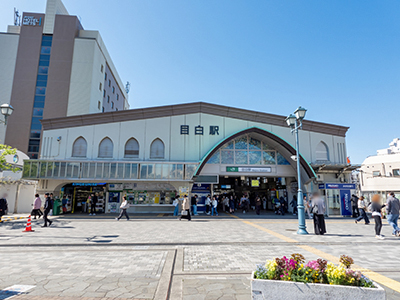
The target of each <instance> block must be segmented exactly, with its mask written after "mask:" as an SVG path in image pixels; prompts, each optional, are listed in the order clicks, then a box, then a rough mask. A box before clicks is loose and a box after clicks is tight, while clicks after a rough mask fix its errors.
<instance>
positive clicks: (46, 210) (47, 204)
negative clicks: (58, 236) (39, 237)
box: [42, 193, 53, 227]
mask: <svg viewBox="0 0 400 300" xmlns="http://www.w3.org/2000/svg"><path fill="white" fill-rule="evenodd" d="M44 197H45V203H44V214H43V220H44V225H43V226H42V227H47V223H49V226H51V224H53V221H50V220H49V219H48V217H47V216H48V215H49V213H50V210H51V209H52V208H53V201H52V200H51V198H50V194H49V193H46V194H45V195H44Z"/></svg>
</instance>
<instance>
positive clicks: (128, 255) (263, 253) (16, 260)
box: [0, 213, 400, 300]
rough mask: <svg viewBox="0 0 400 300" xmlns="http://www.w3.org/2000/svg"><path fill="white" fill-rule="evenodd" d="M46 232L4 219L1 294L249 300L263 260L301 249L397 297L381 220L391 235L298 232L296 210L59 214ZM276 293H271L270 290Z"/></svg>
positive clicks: (346, 227)
mask: <svg viewBox="0 0 400 300" xmlns="http://www.w3.org/2000/svg"><path fill="white" fill-rule="evenodd" d="M53 219H54V223H53V225H52V226H51V227H49V228H41V227H40V226H39V225H42V223H43V221H42V220H40V221H37V220H36V221H34V220H33V222H32V224H33V229H34V230H35V232H31V233H23V232H22V230H23V229H24V228H25V223H26V220H14V221H8V222H4V223H1V224H0V255H1V258H2V259H1V262H2V263H1V264H0V274H1V276H0V290H3V292H0V299H8V298H9V296H10V294H9V293H6V292H4V289H6V288H9V287H12V286H14V285H25V286H30V287H29V290H27V291H26V292H25V293H23V294H20V295H16V296H15V297H13V299H16V300H21V299H27V300H32V299H43V300H47V299H48V300H50V299H60V300H69V299H119V300H121V299H185V300H188V299H250V298H251V296H250V275H251V272H252V271H253V270H254V269H255V266H256V264H259V263H264V262H265V260H267V259H271V258H274V257H277V256H283V255H290V254H291V253H299V252H300V253H302V254H303V255H304V256H305V257H306V259H316V258H318V257H322V258H325V259H329V260H331V261H333V262H337V258H338V256H339V255H341V254H347V255H350V256H351V257H353V258H354V261H355V265H356V266H355V268H358V269H362V270H363V272H364V273H365V274H366V275H368V276H369V277H370V278H372V279H373V280H376V281H377V282H379V283H380V284H381V285H382V286H384V287H385V288H386V290H387V296H388V299H393V300H394V299H400V272H399V270H400V261H399V259H398V255H399V245H400V239H399V238H396V237H392V236H391V230H390V227H389V226H388V225H387V222H386V220H384V224H385V225H384V227H383V230H382V232H383V234H384V235H385V236H386V239H385V240H376V239H375V236H374V228H373V227H374V226H373V224H372V225H368V226H366V225H364V224H362V223H359V224H355V223H354V220H353V219H343V218H328V219H327V221H326V222H327V231H328V234H326V235H325V236H316V235H314V234H313V231H312V221H311V220H307V227H308V229H309V232H310V234H309V235H307V236H299V235H296V234H295V233H296V228H297V219H296V217H295V216H292V215H287V216H284V217H282V216H276V215H273V214H264V215H261V216H257V215H255V214H252V213H250V214H241V213H238V214H235V215H233V216H231V215H227V214H222V215H220V216H219V217H209V216H199V217H194V218H193V219H192V221H191V222H188V221H186V220H182V221H179V220H177V219H176V218H175V217H172V216H170V215H164V214H160V215H142V216H132V219H131V220H130V221H129V222H128V221H126V220H123V219H122V220H120V221H116V220H115V219H114V216H111V215H99V216H95V217H90V216H82V215H76V216H71V215H67V216H60V217H53ZM271 299H273V296H271Z"/></svg>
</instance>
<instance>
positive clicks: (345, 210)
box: [340, 190, 352, 216]
mask: <svg viewBox="0 0 400 300" xmlns="http://www.w3.org/2000/svg"><path fill="white" fill-rule="evenodd" d="M350 199H351V193H350V190H340V206H341V213H342V216H351V215H352V211H351V200H350Z"/></svg>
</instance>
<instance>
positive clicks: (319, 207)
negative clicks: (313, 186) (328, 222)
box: [311, 192, 326, 235]
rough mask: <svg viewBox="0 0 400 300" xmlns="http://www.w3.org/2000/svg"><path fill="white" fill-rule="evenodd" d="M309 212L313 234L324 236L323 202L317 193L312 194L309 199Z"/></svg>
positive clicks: (324, 208)
mask: <svg viewBox="0 0 400 300" xmlns="http://www.w3.org/2000/svg"><path fill="white" fill-rule="evenodd" d="M311 207H312V209H311V212H312V213H313V218H314V233H315V234H316V235H324V234H325V233H326V226H325V210H326V206H325V201H324V198H322V197H321V195H320V194H319V193H318V192H315V193H313V195H312V199H311Z"/></svg>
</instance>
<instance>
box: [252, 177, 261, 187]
mask: <svg viewBox="0 0 400 300" xmlns="http://www.w3.org/2000/svg"><path fill="white" fill-rule="evenodd" d="M251 186H252V187H259V186H260V181H259V180H257V179H255V180H254V179H253V180H252V181H251Z"/></svg>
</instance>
